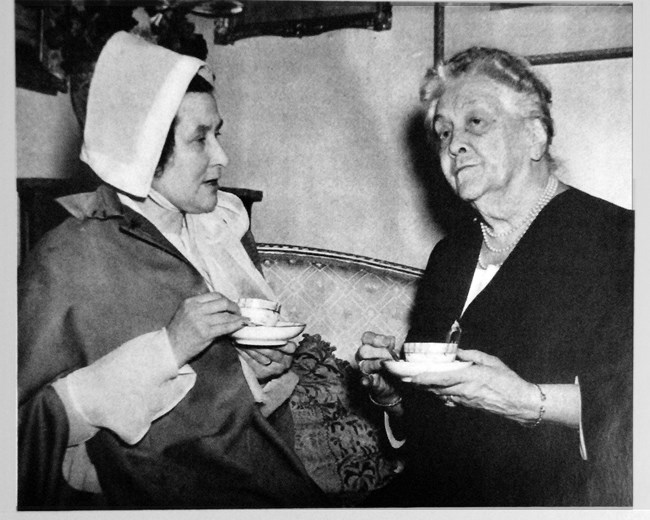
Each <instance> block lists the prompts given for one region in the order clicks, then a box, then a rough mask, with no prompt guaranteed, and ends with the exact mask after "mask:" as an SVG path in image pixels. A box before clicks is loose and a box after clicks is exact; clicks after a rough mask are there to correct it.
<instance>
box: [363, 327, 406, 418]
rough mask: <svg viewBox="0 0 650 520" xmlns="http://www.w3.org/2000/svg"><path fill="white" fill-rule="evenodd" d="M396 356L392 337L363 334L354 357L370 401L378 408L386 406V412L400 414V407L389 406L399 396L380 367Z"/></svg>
mask: <svg viewBox="0 0 650 520" xmlns="http://www.w3.org/2000/svg"><path fill="white" fill-rule="evenodd" d="M396 356H397V352H396V351H395V337H394V336H383V335H381V334H375V333H374V332H364V333H363V335H362V336H361V346H360V347H359V349H358V350H357V353H356V356H355V357H356V360H357V363H358V366H359V370H360V371H361V373H362V374H363V377H362V378H361V384H362V385H363V386H365V387H366V388H368V392H370V396H371V397H372V399H373V400H374V401H375V402H376V403H377V404H379V405H380V406H386V407H387V408H386V410H393V411H394V412H395V413H400V412H401V406H396V407H394V406H391V405H392V404H393V403H395V402H397V401H398V400H399V398H400V396H399V394H398V393H397V391H396V390H395V388H394V387H393V386H392V385H391V384H390V382H389V381H388V380H387V379H386V378H385V377H384V375H383V374H384V373H385V372H384V370H383V367H382V362H383V361H385V360H394V359H395V357H396Z"/></svg>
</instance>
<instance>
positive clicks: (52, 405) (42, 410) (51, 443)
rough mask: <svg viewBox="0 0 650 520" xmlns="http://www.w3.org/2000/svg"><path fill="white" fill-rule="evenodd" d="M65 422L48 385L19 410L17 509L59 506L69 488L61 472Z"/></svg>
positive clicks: (60, 407)
mask: <svg viewBox="0 0 650 520" xmlns="http://www.w3.org/2000/svg"><path fill="white" fill-rule="evenodd" d="M67 442H68V421H67V416H66V412H65V409H64V407H63V403H62V402H61V400H60V399H59V397H58V395H57V393H56V391H55V390H54V389H53V388H52V387H51V386H47V387H45V388H43V389H42V390H41V391H40V392H38V393H37V394H36V395H35V396H34V397H33V398H32V399H30V400H29V401H28V402H26V403H23V404H22V405H21V406H20V407H19V411H18V509H20V510H52V509H59V508H60V507H61V506H62V503H63V502H65V498H66V495H67V494H68V492H69V488H68V486H67V484H66V483H65V480H64V479H63V476H62V474H61V464H62V462H63V456H64V455H65V450H66V448H67Z"/></svg>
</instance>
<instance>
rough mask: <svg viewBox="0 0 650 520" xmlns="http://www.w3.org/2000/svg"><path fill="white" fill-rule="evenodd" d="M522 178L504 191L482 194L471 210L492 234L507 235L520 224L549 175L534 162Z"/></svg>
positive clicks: (533, 206) (540, 192)
mask: <svg viewBox="0 0 650 520" xmlns="http://www.w3.org/2000/svg"><path fill="white" fill-rule="evenodd" d="M534 165H535V166H538V167H537V168H535V167H533V168H531V170H530V171H529V172H528V173H527V174H526V175H521V176H518V177H517V178H516V179H515V180H513V182H512V183H510V184H509V185H508V186H507V188H506V190H505V191H500V192H494V193H491V194H488V195H486V196H485V197H483V198H482V199H481V200H477V201H475V202H474V204H473V205H474V207H475V208H476V209H477V210H478V212H479V213H480V214H481V216H482V217H483V220H484V221H485V223H486V224H487V225H488V227H489V228H490V229H491V230H492V231H493V232H494V233H497V234H499V233H507V232H508V231H510V230H513V229H515V228H517V227H518V226H520V225H521V223H522V222H523V221H524V220H525V219H526V217H527V216H528V215H529V213H530V212H531V211H532V210H533V209H534V208H535V206H536V205H537V204H538V202H539V200H540V198H541V197H542V195H543V194H544V190H545V189H546V187H547V185H548V182H549V179H550V177H551V175H552V174H551V172H550V170H549V169H548V168H541V167H540V166H541V165H539V164H538V163H534Z"/></svg>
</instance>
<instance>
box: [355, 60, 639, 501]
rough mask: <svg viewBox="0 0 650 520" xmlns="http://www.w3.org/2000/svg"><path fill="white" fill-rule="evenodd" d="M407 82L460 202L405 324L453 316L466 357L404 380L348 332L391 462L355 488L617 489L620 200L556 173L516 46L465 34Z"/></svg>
mask: <svg viewBox="0 0 650 520" xmlns="http://www.w3.org/2000/svg"><path fill="white" fill-rule="evenodd" d="M422 97H423V99H424V101H425V104H426V109H427V118H426V121H427V127H428V129H429V130H431V131H432V134H433V137H434V141H435V149H436V152H437V156H438V158H439V161H440V166H441V169H442V173H443V174H444V176H445V178H446V180H447V182H448V183H449V185H450V186H451V188H452V189H453V191H454V192H455V193H456V195H457V196H458V197H459V198H460V199H462V200H463V201H465V202H466V203H467V204H468V205H469V206H471V208H473V210H474V216H473V218H471V219H469V220H468V221H466V222H465V221H464V222H462V223H461V224H460V225H458V226H457V227H456V228H455V229H453V230H451V231H450V232H449V234H448V235H447V236H446V237H445V238H444V239H443V240H442V241H440V242H439V243H438V244H437V245H436V247H435V248H434V251H433V252H432V254H431V257H430V260H429V263H428V265H427V269H426V271H425V274H424V276H423V278H422V280H421V283H420V286H419V289H418V295H417V298H416V301H415V305H414V309H413V316H412V322H411V328H410V332H409V335H408V337H407V342H431V341H433V342H436V341H437V342H440V341H444V340H445V337H448V335H449V331H450V327H452V326H456V327H460V330H461V338H460V345H459V347H460V348H459V349H458V357H457V359H458V360H459V361H463V362H469V363H464V364H463V368H460V369H458V370H448V371H444V372H442V371H435V370H431V371H423V372H421V373H419V374H417V375H415V376H414V377H411V378H408V379H406V380H403V379H400V378H399V377H397V376H396V375H395V374H394V373H391V372H390V371H389V370H387V369H386V367H387V366H390V363H388V364H387V363H385V361H386V360H392V359H395V358H399V356H400V354H401V353H400V348H394V339H393V338H391V337H390V336H385V335H379V334H375V333H365V334H364V335H363V337H362V345H361V347H360V348H359V350H358V352H357V360H358V362H359V368H360V370H361V372H362V373H363V374H362V382H363V384H364V385H365V386H366V387H367V389H368V391H369V398H370V400H371V401H372V402H373V403H375V404H376V405H377V406H378V407H380V408H382V409H383V410H384V412H385V419H386V429H387V432H388V437H389V439H390V441H391V443H392V444H393V446H394V447H396V448H400V450H401V451H402V452H403V453H404V457H405V468H406V469H405V470H404V472H403V473H402V474H401V475H400V476H399V477H397V478H396V479H395V481H394V482H393V484H392V485H391V486H390V487H389V488H387V489H385V490H382V491H381V492H380V493H378V494H377V495H376V496H375V497H373V498H372V499H371V500H370V502H369V505H375V506H501V507H503V506H563V505H570V506H577V505H581V506H585V505H587V506H589V505H617V506H621V505H631V449H632V447H631V388H632V385H631V382H632V276H633V215H632V212H631V211H629V210H625V209H622V208H619V207H617V206H614V205H613V204H610V203H608V202H606V201H603V200H600V199H597V198H595V197H592V196H590V195H588V194H586V193H583V192H582V191H580V190H578V189H576V188H573V187H570V186H568V185H567V184H565V183H564V182H562V181H561V180H560V179H559V178H558V176H560V169H559V168H558V166H557V164H556V161H555V160H554V159H553V157H552V156H551V154H550V145H551V142H552V138H553V135H554V127H553V119H552V117H551V110H550V107H551V91H550V89H549V88H548V87H547V86H546V85H545V84H544V83H543V82H542V81H541V79H540V78H539V77H538V75H537V74H536V73H535V72H534V71H533V70H532V69H531V67H530V65H529V64H528V63H527V62H526V61H525V60H523V59H521V58H519V57H516V56H514V55H512V54H510V53H507V52H505V51H501V50H498V49H487V48H471V49H468V50H466V51H463V52H460V53H458V54H457V55H456V56H454V57H452V58H451V59H450V60H449V61H447V62H446V63H444V64H443V65H441V66H440V67H439V68H438V69H437V70H432V71H430V72H429V73H428V75H427V77H426V78H425V82H424V84H423V88H422ZM454 324H455V325H454ZM388 333H390V331H388Z"/></svg>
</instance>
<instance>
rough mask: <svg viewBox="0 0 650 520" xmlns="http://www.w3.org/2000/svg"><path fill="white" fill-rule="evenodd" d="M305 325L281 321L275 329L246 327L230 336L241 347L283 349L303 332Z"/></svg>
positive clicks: (260, 326) (258, 326) (255, 326)
mask: <svg viewBox="0 0 650 520" xmlns="http://www.w3.org/2000/svg"><path fill="white" fill-rule="evenodd" d="M305 327H306V325H305V324H304V323H294V322H289V321H280V322H278V323H276V324H275V325H274V326H273V327H269V326H264V325H246V326H245V327H242V328H241V329H239V330H237V331H235V332H233V333H232V334H231V335H230V336H231V337H232V338H233V339H234V340H235V342H236V343H237V344H239V345H249V346H255V347H281V346H282V345H286V343H287V341H289V340H290V339H293V338H295V337H296V336H298V334H300V333H301V332H302V331H303V330H305Z"/></svg>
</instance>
